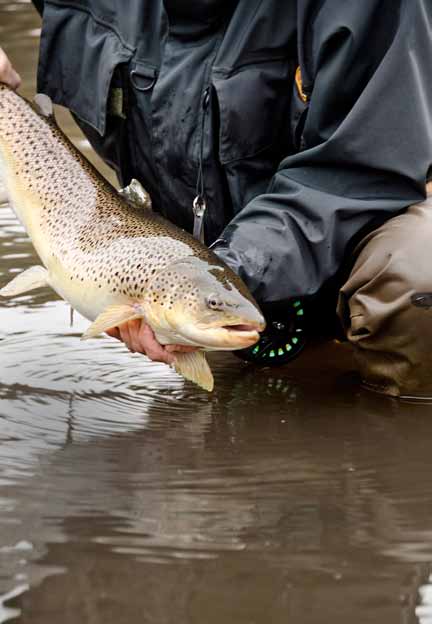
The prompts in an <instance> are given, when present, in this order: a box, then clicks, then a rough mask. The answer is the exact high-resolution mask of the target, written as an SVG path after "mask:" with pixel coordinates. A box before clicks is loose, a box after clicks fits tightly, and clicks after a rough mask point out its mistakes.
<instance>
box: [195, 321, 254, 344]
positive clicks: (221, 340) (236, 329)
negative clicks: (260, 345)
mask: <svg viewBox="0 0 432 624" xmlns="http://www.w3.org/2000/svg"><path fill="white" fill-rule="evenodd" d="M264 328H265V323H264V322H257V323H231V324H228V325H221V326H219V327H209V328H207V329H204V328H203V329H204V331H203V332H202V338H201V340H202V342H203V343H204V344H205V345H206V347H207V348H211V349H215V350H221V351H224V350H226V351H235V350H237V349H246V348H247V347H251V346H252V345H254V344H255V343H256V342H258V340H259V337H260V336H259V335H260V332H262V331H263V330H264Z"/></svg>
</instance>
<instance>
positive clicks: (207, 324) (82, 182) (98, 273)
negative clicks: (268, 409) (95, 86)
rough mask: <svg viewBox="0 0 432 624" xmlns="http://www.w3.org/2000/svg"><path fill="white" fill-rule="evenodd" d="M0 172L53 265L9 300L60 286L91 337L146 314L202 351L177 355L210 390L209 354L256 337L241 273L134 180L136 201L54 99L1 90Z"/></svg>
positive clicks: (31, 273)
mask: <svg viewBox="0 0 432 624" xmlns="http://www.w3.org/2000/svg"><path fill="white" fill-rule="evenodd" d="M0 178H1V179H3V181H4V184H5V188H6V194H7V198H8V200H9V202H10V204H11V206H12V208H13V209H14V211H15V213H16V215H17V217H18V218H19V220H20V221H21V223H22V224H23V226H24V227H25V229H26V231H27V233H28V235H29V237H30V239H31V241H32V243H33V245H34V247H35V249H36V251H37V253H38V255H39V257H40V260H41V263H42V265H43V266H35V267H32V268H30V269H28V270H26V271H24V272H23V273H21V274H20V275H18V276H17V277H15V279H13V280H12V281H11V282H10V283H9V284H8V285H6V286H5V287H4V288H2V289H1V290H0V295H1V296H3V297H14V296H16V295H20V294H22V293H24V292H27V291H30V290H33V289H36V288H40V287H44V286H50V287H51V288H53V289H54V290H55V291H56V292H57V293H58V294H59V295H60V297H62V298H63V299H65V300H66V301H67V302H68V303H69V304H70V305H71V307H72V309H75V310H77V311H78V312H80V314H82V315H83V316H84V317H86V318H87V319H89V320H90V321H92V324H91V325H90V327H89V328H88V330H87V331H86V332H85V334H84V336H83V337H84V338H90V337H93V336H96V335H98V334H100V333H102V332H104V331H106V330H108V329H110V328H113V327H117V326H119V325H121V324H122V323H126V322H128V321H129V320H131V319H143V320H144V321H145V322H146V323H148V324H149V325H150V326H151V328H152V329H153V331H154V333H155V335H156V338H157V340H158V341H159V342H160V343H161V344H164V345H167V344H182V345H192V346H196V347H199V350H198V351H196V352H192V353H184V354H182V353H179V354H176V363H175V369H176V370H177V372H179V373H180V374H182V375H183V376H184V377H185V378H187V379H190V380H192V381H194V382H195V383H197V384H198V385H200V386H201V387H203V388H205V389H206V390H209V391H210V390H212V389H213V376H212V373H211V371H210V368H209V366H208V364H207V362H206V359H205V354H204V351H209V350H234V349H242V348H245V347H248V346H250V345H252V344H254V343H255V342H256V341H257V340H258V338H259V332H260V331H262V330H263V329H264V326H265V323H264V318H263V316H262V314H261V312H260V310H259V308H258V307H257V305H256V303H255V302H254V300H253V298H252V296H251V295H250V293H249V292H248V290H247V288H246V287H245V285H244V284H243V282H242V281H241V280H240V279H239V277H238V276H237V275H235V274H234V273H233V271H231V270H230V269H229V267H227V266H226V265H225V264H223V263H222V262H221V261H220V260H219V259H218V258H217V257H216V255H215V254H213V253H212V252H211V251H210V250H209V249H207V248H206V247H205V246H204V245H202V244H201V243H199V242H198V241H197V240H195V239H194V238H193V237H192V236H190V235H189V234H188V233H187V232H185V231H183V230H181V229H179V228H177V227H175V226H174V225H172V224H171V223H170V222H168V221H167V220H165V219H163V218H162V217H161V216H159V215H157V214H155V213H153V212H151V210H146V209H144V208H143V205H144V204H145V192H144V191H143V192H142V193H140V192H139V190H140V189H139V185H138V184H137V183H136V182H135V183H134V185H135V187H134V192H135V195H134V197H132V199H131V193H126V196H122V195H120V194H119V192H118V191H117V190H116V189H115V188H114V187H113V186H111V185H110V184H109V183H108V182H107V180H105V179H104V178H103V177H102V176H101V175H100V174H99V173H98V171H97V170H96V169H95V168H94V167H93V166H92V165H91V164H90V163H89V162H88V161H87V160H86V159H85V158H84V156H83V155H82V154H81V153H80V152H79V151H78V150H77V149H76V148H75V147H74V146H73V145H72V143H71V142H70V141H69V140H68V139H67V137H66V136H65V135H64V134H63V132H62V131H61V130H60V129H59V127H58V126H57V124H56V122H55V119H54V115H53V107H52V103H51V100H50V99H49V98H48V97H47V96H44V95H37V96H36V98H35V100H34V103H30V102H28V101H27V100H25V99H24V98H22V97H21V96H19V95H18V94H17V93H15V92H14V91H12V90H10V89H9V88H8V87H6V86H4V85H0ZM137 189H138V193H137V192H136V191H137ZM140 195H141V204H142V205H141V206H139V205H138V204H139V203H140V200H139V196H140ZM137 196H138V201H137ZM142 198H144V199H142Z"/></svg>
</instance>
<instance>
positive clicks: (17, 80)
mask: <svg viewBox="0 0 432 624" xmlns="http://www.w3.org/2000/svg"><path fill="white" fill-rule="evenodd" d="M0 82H4V83H5V84H7V85H8V86H9V87H11V88H12V89H18V87H19V86H20V84H21V76H20V75H19V74H17V72H16V71H15V70H14V68H13V67H12V64H11V62H10V60H9V59H8V57H7V56H6V54H5V53H4V52H3V50H2V49H1V48H0Z"/></svg>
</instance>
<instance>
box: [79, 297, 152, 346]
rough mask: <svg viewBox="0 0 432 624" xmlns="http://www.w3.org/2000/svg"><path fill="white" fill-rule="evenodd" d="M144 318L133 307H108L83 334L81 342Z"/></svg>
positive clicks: (126, 305)
mask: <svg viewBox="0 0 432 624" xmlns="http://www.w3.org/2000/svg"><path fill="white" fill-rule="evenodd" d="M138 318H143V314H142V313H141V312H140V311H139V310H137V308H136V307H135V306H133V305H128V304H124V305H111V306H108V307H107V308H106V309H105V310H104V311H103V312H102V313H101V314H99V316H98V317H97V318H96V320H95V321H93V323H92V324H91V325H90V327H89V328H88V329H87V330H86V331H85V332H84V333H83V335H82V336H81V340H87V339H88V338H94V337H95V336H99V334H102V333H103V332H106V331H107V330H108V329H112V328H113V327H117V326H118V325H122V324H123V323H127V322H128V321H133V320H134V319H138Z"/></svg>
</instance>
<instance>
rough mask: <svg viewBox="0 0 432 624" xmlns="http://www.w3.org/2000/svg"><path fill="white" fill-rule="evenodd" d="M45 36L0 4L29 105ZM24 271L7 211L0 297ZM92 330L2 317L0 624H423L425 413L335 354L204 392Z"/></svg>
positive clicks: (44, 299) (29, 255) (29, 299)
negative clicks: (381, 392) (362, 384)
mask: <svg viewBox="0 0 432 624" xmlns="http://www.w3.org/2000/svg"><path fill="white" fill-rule="evenodd" d="M39 27H40V23H39V18H38V17H37V15H36V14H35V12H34V11H33V9H32V7H31V5H30V4H29V3H28V2H26V1H20V2H9V1H7V2H6V1H5V0H0V45H2V46H3V47H5V48H6V50H7V52H8V53H9V55H10V56H11V58H12V59H13V61H14V64H15V65H16V67H17V69H18V70H19V71H20V72H21V74H22V76H23V79H24V84H23V88H22V92H23V93H24V94H25V95H27V96H31V95H32V93H33V92H34V88H35V87H34V74H35V63H36V57H37V42H38V36H39ZM59 116H60V119H61V123H62V125H63V126H64V127H65V128H66V130H67V132H68V134H69V135H70V136H71V137H72V138H73V140H74V141H75V142H76V143H77V144H78V145H79V146H80V147H81V149H83V150H84V151H85V152H86V154H87V155H89V148H88V145H87V144H86V143H85V141H84V140H83V137H82V136H81V135H80V134H79V132H78V131H77V130H76V128H75V127H74V126H73V122H72V121H71V120H70V118H69V117H68V116H67V115H66V114H65V113H64V112H62V113H60V115H59ZM92 158H93V156H92ZM105 171H106V170H105ZM36 262H37V259H36V258H35V255H34V252H33V250H32V246H31V244H30V243H29V241H28V239H27V237H26V235H25V233H24V232H23V229H22V228H21V226H20V225H19V224H18V223H17V220H16V218H15V217H14V215H13V214H12V212H11V210H10V209H9V207H8V206H7V205H2V206H0V285H3V284H4V283H5V282H6V281H7V280H8V279H9V278H10V277H12V276H13V275H14V274H15V273H17V272H19V271H21V270H22V269H24V268H26V267H28V266H31V265H32V264H34V263H36ZM85 326H86V322H85V321H84V320H82V319H79V318H78V319H77V320H76V322H75V325H74V326H73V327H72V328H71V327H70V326H69V311H68V308H67V306H66V304H64V303H63V302H62V301H59V300H58V298H57V297H56V296H55V295H54V294H53V293H52V292H50V291H48V290H46V291H41V292H40V293H37V294H33V295H28V296H22V297H20V298H18V299H16V300H14V301H12V302H7V303H6V304H4V303H3V304H2V305H1V307H0V624H1V623H3V622H10V621H13V622H17V623H23V624H24V623H31V624H42V623H43V624H58V622H63V623H64V624H68V623H71V624H72V623H73V624H77V623H79V624H87V623H88V624H98V623H102V622H103V623H104V624H111V623H113V624H114V623H116V624H123V623H124V624H138V623H140V624H141V623H145V624H147V623H149V624H150V623H151V624H165V623H167V624H171V623H172V624H213V623H214V624H222V623H223V624H282V623H283V624H286V623H287V622H290V623H291V622H292V623H295V624H315V623H322V622H331V623H332V624H338V623H341V624H342V623H344V624H346V623H347V622H350V623H351V624H368V623H371V624H372V623H373V624H376V623H378V622H379V623H380V624H395V623H403V624H416V623H417V624H430V623H431V622H432V577H431V578H430V576H429V575H430V573H431V571H432V569H431V562H432V477H431V475H432V452H431V449H432V408H431V407H428V406H424V405H416V404H407V403H398V402H396V401H392V400H387V399H382V398H379V397H377V396H374V395H372V394H369V393H368V392H365V391H363V390H362V389H361V388H359V386H358V384H357V382H356V378H355V375H354V374H353V363H352V360H351V354H350V352H349V349H347V348H346V347H343V346H341V345H336V344H333V345H325V346H322V347H318V346H317V347H313V348H310V350H309V352H306V353H305V354H304V355H303V356H302V357H301V358H299V359H298V360H297V362H296V363H295V364H293V365H291V366H286V367H285V368H281V369H273V370H270V371H269V370H263V371H257V370H254V369H253V368H248V367H247V366H243V365H241V364H240V363H239V361H238V360H236V359H235V358H234V357H232V356H230V355H215V356H213V357H212V358H211V362H212V366H213V369H214V371H215V383H216V389H215V392H214V393H213V394H212V395H208V394H206V393H205V392H202V391H200V390H199V389H197V388H196V387H195V386H192V385H191V384H188V383H184V382H183V380H182V379H180V378H179V377H178V376H177V375H176V374H175V373H174V372H172V371H170V370H169V369H167V367H165V366H163V365H159V364H153V363H149V362H148V361H147V360H146V359H145V358H144V357H142V356H139V355H130V354H129V353H128V352H126V350H125V349H124V348H123V347H122V346H121V345H120V344H118V343H116V342H114V341H112V340H110V339H108V338H104V339H100V340H98V341H93V342H91V343H90V342H89V343H81V342H80V341H79V336H80V333H81V332H82V330H83V329H84V327H85ZM429 581H430V582H431V584H429Z"/></svg>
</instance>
